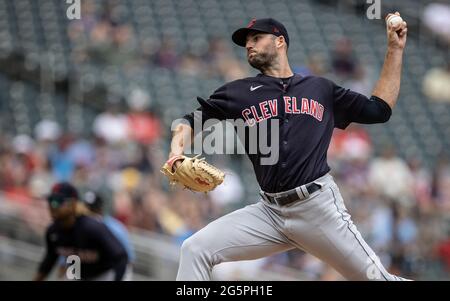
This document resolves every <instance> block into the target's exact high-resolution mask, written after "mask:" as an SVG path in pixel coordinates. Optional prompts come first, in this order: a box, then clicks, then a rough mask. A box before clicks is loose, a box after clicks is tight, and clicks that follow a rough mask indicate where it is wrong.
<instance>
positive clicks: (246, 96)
mask: <svg viewBox="0 0 450 301" xmlns="http://www.w3.org/2000/svg"><path fill="white" fill-rule="evenodd" d="M199 102H200V104H201V107H200V108H199V110H200V111H201V112H202V113H201V116H202V121H203V122H205V120H207V119H210V118H215V119H218V120H226V119H228V120H237V119H242V120H244V121H245V123H246V125H247V126H248V128H250V127H255V126H256V127H260V126H261V125H262V124H263V123H266V125H267V126H268V128H269V129H270V128H271V127H270V122H269V121H270V120H273V119H276V120H278V121H279V147H278V149H279V159H278V161H277V162H276V163H275V164H272V165H262V164H261V160H260V159H261V157H263V156H264V154H262V153H261V152H258V153H256V154H252V153H251V152H249V147H250V145H249V143H248V142H249V139H248V137H247V136H246V137H245V138H246V139H245V141H242V140H241V142H242V143H243V145H244V146H245V149H246V151H247V155H248V156H249V158H250V160H251V162H252V164H253V167H254V170H255V174H256V177H257V180H258V182H259V185H260V186H261V189H262V190H264V191H266V192H271V193H273V192H281V191H285V190H289V189H292V188H295V187H297V186H300V185H303V184H306V183H309V182H311V181H313V180H315V179H317V178H319V177H321V176H323V175H324V174H326V173H327V172H329V170H330V168H329V167H328V164H327V150H328V147H329V144H330V140H331V136H332V133H333V129H334V128H340V129H345V128H346V127H347V126H348V125H349V124H350V123H351V122H352V121H359V122H360V119H361V118H359V117H360V115H361V112H362V110H363V108H364V106H365V104H367V103H368V102H370V100H369V98H367V97H366V96H364V95H361V94H359V93H356V92H353V91H351V90H349V89H345V88H342V87H340V86H338V85H336V84H335V83H333V82H332V81H330V80H328V79H325V78H321V77H316V76H307V77H302V76H300V75H298V74H295V75H294V76H292V77H290V78H288V79H284V80H283V79H280V78H275V77H271V76H267V75H263V74H259V75H258V76H256V77H249V78H245V79H240V80H236V81H233V82H230V83H228V84H225V85H224V86H222V87H220V88H219V89H217V90H216V91H215V92H214V93H213V94H212V95H211V96H210V98H209V99H208V100H206V101H202V100H201V99H199ZM385 106H387V104H385ZM387 107H388V106H387ZM388 110H390V109H389V108H388ZM194 116H195V115H194V114H193V113H192V114H189V115H186V116H185V119H187V120H188V121H189V122H190V124H191V126H192V127H193V128H194V119H195V117H194ZM268 136H269V137H268V140H269V141H271V139H272V138H273V137H270V130H269V131H268Z"/></svg>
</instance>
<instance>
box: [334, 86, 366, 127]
mask: <svg viewBox="0 0 450 301" xmlns="http://www.w3.org/2000/svg"><path fill="white" fill-rule="evenodd" d="M331 84H332V91H333V113H334V127H336V128H339V129H345V128H346V127H347V126H348V125H349V124H350V123H351V122H353V121H355V120H356V119H355V118H357V117H358V116H359V115H360V113H361V111H362V109H363V107H364V105H365V104H366V103H367V102H368V101H369V98H367V97H366V96H364V95H362V94H360V93H357V92H355V91H352V90H350V89H346V88H343V87H340V86H338V85H336V84H335V83H333V82H332V83H331Z"/></svg>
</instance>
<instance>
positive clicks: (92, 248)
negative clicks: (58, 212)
mask: <svg viewBox="0 0 450 301" xmlns="http://www.w3.org/2000/svg"><path fill="white" fill-rule="evenodd" d="M46 244H47V253H46V254H45V257H44V259H43V261H42V263H41V265H40V267H39V272H40V273H42V274H45V275H47V274H48V273H49V272H50V271H51V269H52V267H53V266H54V264H55V262H56V260H57V259H58V258H59V256H63V257H68V256H70V255H77V256H79V257H80V263H81V264H80V273H81V275H80V276H81V279H82V280H88V279H89V278H91V277H96V276H99V275H100V274H102V273H104V272H106V271H108V270H110V269H113V270H115V271H116V273H121V274H122V275H123V272H124V271H125V268H126V264H127V262H128V256H127V252H126V250H125V248H124V247H123V245H122V244H121V243H120V242H119V240H118V239H117V238H116V237H115V236H114V235H113V234H112V233H111V231H109V229H108V228H107V227H106V225H105V224H104V223H102V222H101V221H100V220H97V219H96V218H94V217H90V216H80V217H77V219H76V221H75V224H74V225H73V227H71V228H70V229H66V228H63V227H62V226H61V225H60V224H58V223H53V224H52V225H50V226H49V228H48V229H47V234H46ZM117 280H120V277H119V279H117Z"/></svg>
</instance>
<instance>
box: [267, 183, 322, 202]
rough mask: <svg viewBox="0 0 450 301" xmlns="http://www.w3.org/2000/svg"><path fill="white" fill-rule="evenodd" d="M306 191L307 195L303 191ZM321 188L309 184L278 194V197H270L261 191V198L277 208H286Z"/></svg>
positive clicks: (317, 185)
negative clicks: (277, 206)
mask: <svg viewBox="0 0 450 301" xmlns="http://www.w3.org/2000/svg"><path fill="white" fill-rule="evenodd" d="M302 188H303V189H306V191H307V193H305V192H304V190H303V189H302ZM320 188H322V186H320V185H319V184H316V183H309V184H306V185H303V186H300V187H297V188H294V189H291V190H288V191H286V192H282V193H279V196H270V195H269V194H267V193H266V192H264V191H261V192H260V194H261V196H262V197H263V198H264V199H265V200H266V201H268V202H269V203H271V204H276V205H279V206H286V205H288V204H291V203H293V202H296V201H299V200H304V199H307V198H308V197H309V195H311V194H313V193H314V192H316V191H317V190H319V189H320Z"/></svg>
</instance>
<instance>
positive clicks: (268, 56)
mask: <svg viewBox="0 0 450 301" xmlns="http://www.w3.org/2000/svg"><path fill="white" fill-rule="evenodd" d="M275 41H276V37H275V36H274V35H271V34H268V33H261V32H250V33H249V34H248V35H247V42H246V44H245V48H246V49H247V60H248V63H249V64H250V65H251V66H252V67H253V68H256V69H258V70H261V69H264V68H267V67H268V66H271V65H272V64H273V62H274V60H275V59H276V58H277V55H278V54H277V48H276V46H275Z"/></svg>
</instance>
